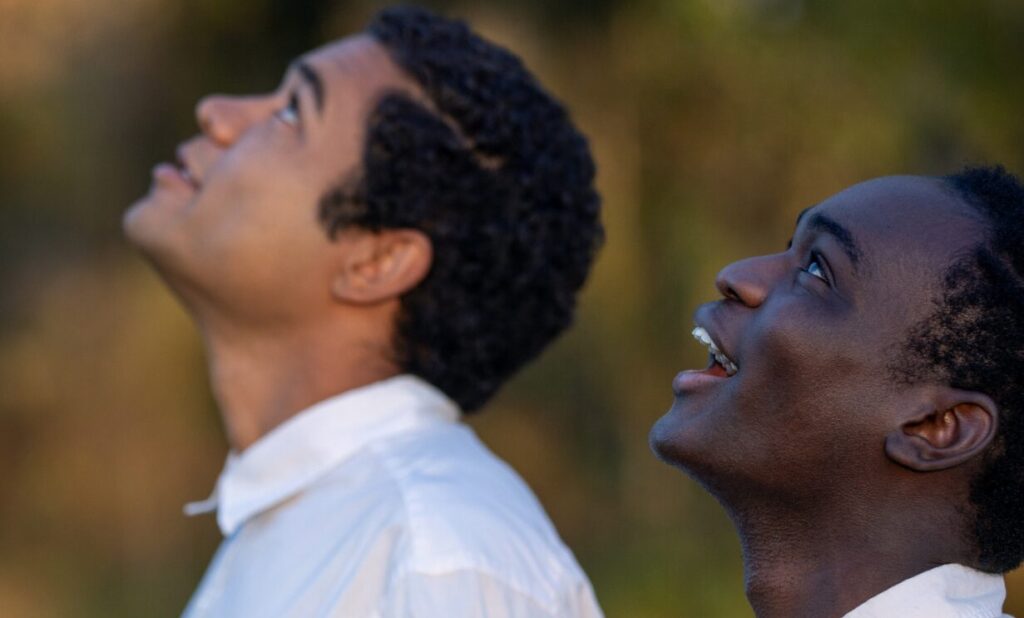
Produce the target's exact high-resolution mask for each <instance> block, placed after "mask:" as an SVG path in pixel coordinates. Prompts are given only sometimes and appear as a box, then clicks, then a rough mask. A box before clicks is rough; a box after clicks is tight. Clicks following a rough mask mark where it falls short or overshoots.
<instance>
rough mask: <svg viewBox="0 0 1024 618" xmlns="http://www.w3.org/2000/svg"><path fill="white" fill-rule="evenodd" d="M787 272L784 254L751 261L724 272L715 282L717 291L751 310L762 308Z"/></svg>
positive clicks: (732, 266)
mask: <svg viewBox="0 0 1024 618" xmlns="http://www.w3.org/2000/svg"><path fill="white" fill-rule="evenodd" d="M785 272H786V264H785V260H784V259H783V257H782V255H781V254H776V255H763V256H758V257H752V258H747V259H745V260H740V261H738V262H733V263H732V264H729V265H728V266H726V267H725V268H723V269H722V270H721V271H720V272H719V273H718V276H717V277H716V278H715V287H717V288H718V291H719V292H720V293H721V294H722V296H724V297H726V298H729V299H732V300H736V301H739V302H741V303H743V304H744V305H746V306H748V307H751V308H755V307H760V306H761V304H762V303H764V301H765V299H766V298H768V294H769V293H771V290H772V287H773V286H774V285H775V284H776V283H778V281H779V280H780V278H781V277H782V276H783V275H784V274H785Z"/></svg>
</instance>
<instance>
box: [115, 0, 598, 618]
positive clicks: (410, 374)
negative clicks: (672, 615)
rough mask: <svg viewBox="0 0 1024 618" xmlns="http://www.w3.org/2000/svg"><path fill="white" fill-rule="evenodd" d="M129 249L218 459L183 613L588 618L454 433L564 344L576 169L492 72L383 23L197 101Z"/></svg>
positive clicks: (561, 571) (565, 572) (545, 542)
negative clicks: (200, 350)
mask: <svg viewBox="0 0 1024 618" xmlns="http://www.w3.org/2000/svg"><path fill="white" fill-rule="evenodd" d="M196 116H197V118H198V123H199V127H200V132H199V134H198V135H197V136H196V137H194V138H192V139H190V140H188V141H186V142H184V143H183V144H182V145H181V146H180V148H179V149H178V152H177V163H176V164H170V163H165V164H161V165H158V166H157V167H156V168H155V169H154V171H153V185H152V188H151V190H150V192H149V193H148V195H146V196H145V197H143V198H141V199H140V200H139V201H138V202H136V203H135V204H134V205H133V206H132V207H131V208H130V209H129V211H128V212H127V213H126V215H125V219H124V227H125V231H126V235H127V236H128V238H129V239H130V240H131V241H132V242H133V244H135V245H136V246H137V247H139V248H140V249H141V251H142V252H143V253H144V254H145V255H146V256H147V258H149V260H150V261H151V262H152V263H153V264H154V266H155V267H156V269H157V270H158V272H159V273H160V274H161V276H162V277H163V278H164V280H165V281H166V282H167V284H168V285H169V287H170V288H171V289H172V290H173V291H174V292H175V293H176V295H177V296H178V297H179V298H180V299H181V301H182V302H183V303H184V305H185V306H186V307H187V309H188V310H189V312H190V314H191V315H192V316H193V317H194V319H195V322H196V323H197V325H198V328H199V330H200V332H201V335H202V338H203V341H204V344H205V347H206V350H207V356H208V364H209V373H210V381H211V385H212V389H213V393H214V395H215V398H216V401H217V404H218V407H219V409H220V411H221V415H222V417H223V421H224V425H225V427H226V432H227V436H228V438H229V441H230V447H231V452H230V455H229V456H228V460H227V463H226V465H225V468H224V470H223V472H222V473H221V475H220V478H219V479H218V481H217V485H216V489H215V491H214V493H213V495H212V496H211V498H210V499H209V500H207V501H205V502H203V503H196V504H193V505H190V506H189V507H188V510H190V511H191V512H207V511H213V510H216V513H217V522H218V524H219V526H220V529H221V530H222V532H223V534H224V537H225V539H224V541H223V543H222V545H221V547H220V549H219V550H218V552H217V554H216V556H215V557H214V559H213V562H212V564H211V565H210V567H209V569H208V571H207V573H206V576H205V577H204V579H203V581H202V583H201V584H200V586H199V589H198V590H197V591H196V593H195V595H194V596H193V598H192V600H191V602H190V604H189V606H188V608H187V609H186V615H188V616H192V617H201V616H246V617H259V616H267V617H271V616H272V617H275V618H277V617H282V616H301V617H307V616H346V617H370V616H381V617H384V616H423V617H430V618H437V617H446V618H447V617H460V616H492V617H510V618H511V617H517V618H526V617H538V618H539V617H550V618H554V617H556V616H557V617H564V616H572V617H576V616H578V617H587V618H591V617H596V616H600V615H601V612H600V609H599V608H598V606H597V603H596V601H595V598H594V595H593V592H592V590H591V587H590V584H589V582H588V581H587V578H586V576H585V575H584V574H583V573H582V571H581V570H580V568H579V566H578V565H577V563H576V560H575V558H574V557H573V555H572V553H571V552H570V551H569V549H567V548H566V546H565V545H564V544H563V543H562V541H561V540H560V538H559V536H558V534H557V532H556V531H555V529H554V527H553V525H552V524H551V522H550V521H549V519H548V517H547V516H546V514H545V513H544V510H543V509H542V507H541V506H540V504H539V503H538V502H537V500H536V498H535V497H534V496H533V494H532V493H531V492H530V490H529V488H528V487H527V486H526V485H525V483H524V482H523V481H522V480H521V479H520V478H519V477H518V476H517V475H516V474H515V472H513V471H512V470H511V469H510V468H509V467H508V466H507V465H506V464H504V463H503V462H502V461H500V460H499V459H498V458H496V457H495V456H494V455H493V454H491V453H490V451H488V450H487V448H486V447H484V446H483V445H482V444H481V443H480V442H479V440H478V439H477V438H476V437H475V435H474V433H473V432H472V430H470V429H469V428H468V427H467V426H465V425H463V424H461V423H460V422H459V418H460V415H462V414H468V413H472V412H475V411H476V410H478V409H479V408H480V407H481V406H482V405H484V404H485V403H486V402H487V400H488V399H489V398H490V397H491V396H492V395H493V394H494V393H495V391H497V390H498V389H499V387H500V386H501V385H502V383H504V382H505V381H506V380H507V379H508V378H509V377H510V376H511V375H512V374H513V373H514V372H515V371H516V370H517V369H519V368H520V367H522V366H523V365H524V364H525V363H527V362H528V361H530V360H531V359H532V358H534V357H535V356H536V355H537V354H538V353H540V352H541V350H543V349H544V347H545V346H546V345H547V344H548V343H550V342H551V340H552V339H554V338H555V337H556V336H557V335H558V334H559V333H560V332H562V331H563V330H564V329H565V328H566V327H567V326H569V324H570V322H571V320H572V316H573V311H574V305H575V301H576V296H577V293H578V291H579V290H580V288H581V286H582V285H583V283H584V281H585V279H586V277H587V274H588V271H589V270H590V266H591V263H592V261H593V258H594V255H595V252H596V250H597V248H598V247H599V245H600V243H601V240H602V235H603V233H602V228H601V224H600V220H599V198H598V195H597V194H596V192H595V189H594V186H593V179H594V164H593V162H592V159H591V155H590V152H589V149H588V145H587V142H586V140H585V139H584V137H583V136H582V135H580V133H579V132H578V131H577V130H576V128H575V127H574V126H573V124H572V122H571V121H570V118H569V117H568V115H567V113H566V111H565V110H564V109H563V108H562V106H561V105H560V104H559V103H558V102H556V101H555V100H554V99H553V98H552V97H551V95H549V94H548V93H547V92H546V91H545V90H544V89H543V88H542V87H541V86H540V85H539V84H538V83H537V81H536V80H535V79H534V77H533V76H532V75H531V74H530V73H529V72H528V71H527V69H526V68H524V66H523V65H522V63H521V62H520V61H519V59H518V58H517V57H516V56H514V55H513V54H511V53H509V52H508V51H506V50H504V49H502V48H500V47H498V46H496V45H494V44H492V43H489V42H487V41H485V40H483V39H482V38H480V37H479V36H477V35H476V34H474V33H473V32H472V31H471V30H470V29H469V28H468V27H467V26H465V25H464V24H463V23H461V22H457V21H451V20H447V19H444V18H441V17H438V16H436V15H433V14H431V13H429V12H427V11H425V10H421V9H413V8H396V9H386V10H384V11H382V12H380V13H379V14H377V15H376V17H375V18H374V19H373V20H372V22H371V23H370V24H369V26H368V27H367V29H366V31H365V32H364V33H361V34H357V35H355V36H351V37H348V38H345V39H342V40H340V41H337V42H334V43H331V44H329V45H327V46H325V47H322V48H320V49H317V50H314V51H312V52H310V53H308V54H305V55H303V56H302V57H300V58H299V59H297V60H296V61H295V62H294V63H293V64H292V65H291V67H290V68H289V70H288V71H287V73H286V74H285V77H284V80H283V82H282V83H281V85H280V87H279V88H278V89H277V90H275V91H273V92H271V93H268V94H261V95H256V96H245V97H234V96H230V97H229V96H209V97H206V98H204V99H203V100H202V101H200V103H199V104H198V106H197V109H196Z"/></svg>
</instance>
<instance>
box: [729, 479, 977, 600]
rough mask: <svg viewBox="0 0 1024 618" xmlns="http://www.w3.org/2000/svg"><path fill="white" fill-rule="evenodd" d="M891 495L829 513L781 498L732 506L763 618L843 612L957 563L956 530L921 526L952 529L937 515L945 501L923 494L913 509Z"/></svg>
mask: <svg viewBox="0 0 1024 618" xmlns="http://www.w3.org/2000/svg"><path fill="white" fill-rule="evenodd" d="M889 498H890V499H889V500H888V501H877V500H870V501H864V502H859V501H855V502H859V504H867V505H870V506H867V507H866V506H854V507H850V508H837V509H832V510H829V511H822V510H820V509H816V510H807V509H799V508H785V509H780V508H779V502H780V501H779V500H775V501H773V503H770V504H767V503H766V504H765V505H762V507H747V508H744V509H736V510H733V511H731V513H730V514H731V515H732V516H733V520H734V522H735V523H736V525H737V528H738V530H739V533H740V539H741V543H742V545H743V562H744V571H745V577H746V590H747V598H748V600H749V601H750V604H751V606H752V607H753V608H754V611H755V613H756V614H757V616H758V618H782V617H786V618H794V617H802V616H807V617H811V616H814V617H823V618H827V617H836V618H838V617H839V616H843V615H844V614H846V613H847V612H849V611H851V610H853V609H854V608H856V607H857V606H858V605H860V604H861V603H863V602H865V601H867V600H868V599H870V598H871V597H873V596H875V595H877V594H879V593H881V592H883V591H884V590H886V589H888V588H890V587H892V586H894V585H896V584H898V583H899V582H901V581H903V580H906V579H909V578H910V577H913V576H914V575H917V574H919V573H922V572H924V571H926V570H928V569H930V568H933V567H935V566H939V565H941V564H946V563H949V562H958V560H957V557H958V556H960V555H962V553H961V550H962V549H963V548H962V547H961V542H960V540H959V538H958V535H954V534H945V533H940V534H935V535H933V536H929V535H927V534H923V533H922V532H921V530H922V529H926V530H927V529H931V530H943V531H944V530H948V529H949V521H950V520H948V519H947V520H945V523H944V524H939V523H937V521H936V520H937V519H940V518H937V517H936V513H945V512H946V511H945V507H943V506H942V505H941V504H939V503H937V502H931V501H927V500H924V501H922V502H927V506H914V507H909V508H908V501H904V500H898V499H897V497H896V496H890V497H889ZM879 504H882V505H892V506H888V507H886V506H883V507H882V508H880V509H879V508H877V506H878V505H879ZM933 524H934V525H933Z"/></svg>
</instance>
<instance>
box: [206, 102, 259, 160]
mask: <svg viewBox="0 0 1024 618" xmlns="http://www.w3.org/2000/svg"><path fill="white" fill-rule="evenodd" d="M254 107H256V104H255V102H254V101H251V100H247V99H246V98H243V97H230V96H225V95H219V94H215V95H209V96H205V97H203V98H202V99H200V100H199V102H198V103H197V104H196V120H197V121H198V122H199V128H200V129H201V130H202V132H203V133H204V134H205V135H207V136H208V137H209V138H210V139H212V140H213V141H214V142H215V143H217V144H218V145H220V146H225V147H226V146H230V145H231V144H234V143H235V142H236V141H238V138H239V137H241V136H242V134H243V133H245V132H246V131H247V130H248V129H249V127H250V126H252V124H253V123H254V122H256V120H257V119H256V118H255V116H256V112H257V110H255V109H254Z"/></svg>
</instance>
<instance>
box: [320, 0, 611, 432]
mask: <svg viewBox="0 0 1024 618" xmlns="http://www.w3.org/2000/svg"><path fill="white" fill-rule="evenodd" d="M367 32H368V33H369V34H371V35H372V36H373V37H374V38H375V39H376V40H377V41H379V42H380V43H381V44H383V45H384V47H385V48H387V50H388V51H389V53H390V55H391V58H392V60H393V61H394V62H395V63H396V64H397V65H398V66H400V67H401V68H403V69H404V70H405V71H406V72H407V73H408V74H409V75H410V76H411V77H412V78H413V79H414V80H415V81H416V82H418V83H419V84H420V86H421V87H422V89H423V91H424V92H425V93H426V95H427V97H428V98H429V102H427V103H423V102H418V101H415V100H413V99H412V98H410V97H408V96H403V95H398V94H392V95H388V96H386V97H385V98H383V99H382V101H381V102H380V103H379V104H378V105H377V107H376V108H375V110H374V112H373V113H372V114H371V117H370V119H369V121H368V122H369V124H368V131H367V138H366V144H365V146H364V150H363V161H362V166H361V170H360V173H359V174H358V176H357V177H356V178H354V179H348V181H346V182H342V183H340V184H339V185H338V186H337V187H334V188H332V189H331V190H330V191H328V192H327V193H326V194H325V195H324V197H323V199H322V200H321V204H320V219H321V221H322V223H323V224H324V226H325V227H326V229H327V231H328V233H329V234H331V235H332V236H333V235H335V234H336V233H337V232H338V231H339V230H340V229H342V228H344V227H345V226H349V225H355V226H360V227H363V228H366V229H370V230H382V229H388V228H415V229H419V230H421V231H423V232H424V233H426V234H427V235H428V236H429V237H430V240H431V242H432V244H433V249H434V255H433V263H432V265H431V269H430V272H429V274H428V275H427V277H426V279H425V280H424V281H423V282H422V283H421V284H420V285H419V286H417V287H416V288H415V289H413V290H411V291H410V292H408V293H407V294H405V295H404V296H403V297H402V299H401V309H400V313H399V317H398V319H397V323H396V328H395V332H396V334H395V342H394V348H395V355H396V358H395V360H396V361H397V362H398V364H399V366H400V367H401V368H402V369H403V370H404V371H407V372H410V373H412V374H415V375H418V376H420V377H422V378H424V379H425V380H427V381H428V382H430V383H432V384H434V385H435V386H437V387H438V388H440V389H441V390H442V391H444V392H445V393H446V394H447V395H448V396H449V397H451V398H452V399H453V400H455V401H456V402H457V403H458V404H459V405H460V406H461V407H462V409H463V410H464V411H466V412H472V411H475V410H477V409H478V408H479V407H480V406H481V405H483V404H484V403H485V402H486V401H487V400H488V399H489V398H490V397H491V396H492V395H493V394H494V393H495V392H496V391H497V390H498V388H499V387H500V386H501V385H502V383H504V382H505V380H507V379H508V378H509V377H510V376H511V375H512V374H513V373H514V372H515V371H516V370H517V369H519V368H520V367H521V366H522V365H524V364H525V363H526V362H527V361H529V360H530V359H532V358H533V357H535V356H536V355H537V354H539V353H540V351H541V350H542V349H543V348H544V347H545V346H546V345H547V344H548V343H549V342H550V341H551V340H553V339H554V338H555V336H556V335H558V334H559V333H560V332H562V331H563V330H564V329H565V328H566V327H568V326H569V324H570V322H571V320H572V317H573V312H574V309H575V305H576V295H577V292H578V291H579V290H580V288H581V287H582V286H583V283H584V281H585V279H586V277H587V274H588V272H589V270H590V266H591V264H592V262H593V259H594V256H595V254H596V252H597V249H598V248H599V246H600V244H601V242H602V241H603V237H604V232H603V229H602V226H601V222H600V216H599V214H600V212H599V211H600V199H599V196H598V194H597V192H596V190H595V189H594V173H595V170H594V163H593V160H592V158H591V155H590V150H589V147H588V145H587V141H586V139H585V138H584V137H583V136H582V135H581V134H580V133H579V131H577V129H576V128H575V127H574V126H573V123H572V122H571V120H570V118H569V116H568V114H567V113H566V111H565V109H564V108H563V107H562V105H560V104H559V103H558V102H557V101H556V100H555V99H554V98H552V96H551V95H550V94H548V93H547V92H546V91H545V90H544V89H543V88H542V87H541V86H540V85H539V84H538V83H537V81H536V79H535V78H534V77H533V76H532V75H531V74H530V73H529V71H527V69H526V68H525V67H524V66H523V64H522V62H521V61H520V60H519V58H517V57H516V56H515V55H513V54H512V53H510V52H508V51H507V50H505V49H502V48H501V47H498V46H497V45H494V44H493V43H490V42H488V41H485V40H484V39H482V38H481V37H479V36H478V35H476V34H475V33H473V32H472V31H471V30H470V29H469V28H468V27H467V26H466V25H465V24H464V23H462V22H460V21H455V20H450V19H446V18H442V17H439V16H437V15H435V14H433V13H431V12H429V11H426V10H424V9H420V8H411V7H397V8H388V9H385V10H383V11H381V12H380V13H378V14H377V15H376V16H375V17H374V18H373V19H372V21H371V22H370V24H369V26H368V27H367Z"/></svg>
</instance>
